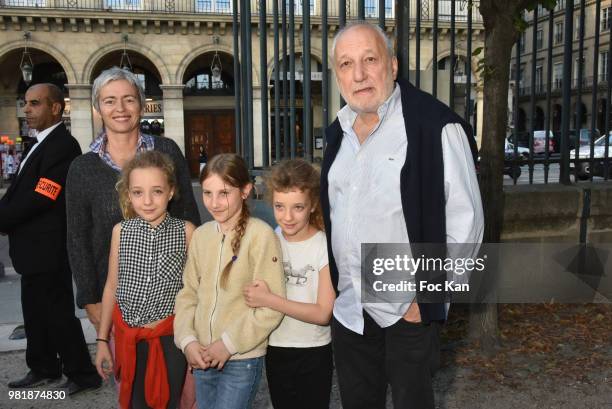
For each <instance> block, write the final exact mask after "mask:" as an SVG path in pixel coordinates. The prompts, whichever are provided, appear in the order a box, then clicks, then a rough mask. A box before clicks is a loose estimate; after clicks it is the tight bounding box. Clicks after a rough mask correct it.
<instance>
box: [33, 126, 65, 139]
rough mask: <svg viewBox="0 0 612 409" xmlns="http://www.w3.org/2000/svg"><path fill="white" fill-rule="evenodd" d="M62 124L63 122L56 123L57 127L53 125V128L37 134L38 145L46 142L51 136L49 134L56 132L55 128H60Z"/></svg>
mask: <svg viewBox="0 0 612 409" xmlns="http://www.w3.org/2000/svg"><path fill="white" fill-rule="evenodd" d="M61 123H62V121H59V122H58V123H56V124H55V125H51V126H50V127H48V128H47V129H43V130H42V131H40V132H36V141H37V143H41V142H42V141H44V140H45V138H46V137H47V136H49V134H50V133H51V132H53V130H54V129H55V128H57V127H58V126H59V124H61Z"/></svg>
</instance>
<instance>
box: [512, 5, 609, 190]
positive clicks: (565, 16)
mask: <svg viewBox="0 0 612 409" xmlns="http://www.w3.org/2000/svg"><path fill="white" fill-rule="evenodd" d="M610 11H611V7H610V4H609V3H608V6H607V7H606V8H604V7H602V1H601V0H596V1H586V0H580V1H578V0H576V1H563V2H558V3H557V6H556V7H555V8H554V9H553V10H551V11H548V10H546V9H543V8H542V7H538V8H537V9H535V10H534V11H533V12H532V13H529V15H527V16H526V20H527V22H528V29H527V31H526V33H524V34H523V35H522V36H521V37H520V38H519V41H518V42H517V44H516V46H515V48H514V58H513V61H512V73H513V77H512V83H513V84H514V87H513V109H512V114H513V115H512V121H511V122H512V128H511V129H510V131H511V132H510V133H511V135H510V137H509V141H510V142H511V145H510V146H511V149H510V150H509V152H508V151H507V152H506V159H509V160H507V161H506V168H507V169H509V171H508V174H509V175H510V176H511V177H512V178H513V183H515V184H516V183H517V182H519V180H520V181H525V182H527V180H528V183H534V182H543V183H549V182H557V181H558V182H560V183H563V184H570V183H572V182H577V181H580V180H590V181H593V180H594V179H597V180H602V179H603V180H608V179H609V178H610V177H611V176H612V173H611V171H612V166H611V163H610V142H612V133H611V132H610V103H609V102H610V83H611V79H612V76H611V71H610V64H609V55H610V45H611V44H612V30H610V21H611V20H610V18H611V13H610ZM545 37H547V39H545ZM546 40H547V41H546ZM585 42H588V44H587V43H585ZM603 42H607V44H604V45H602V43H603ZM523 61H524V63H523ZM589 67H590V70H589ZM589 71H590V72H589ZM517 84H518V85H517ZM589 108H590V109H589ZM589 117H590V118H589ZM521 145H522V146H521ZM521 169H523V170H527V171H528V174H527V175H525V174H523V177H522V178H521V179H519V177H520V175H521V173H522V172H521Z"/></svg>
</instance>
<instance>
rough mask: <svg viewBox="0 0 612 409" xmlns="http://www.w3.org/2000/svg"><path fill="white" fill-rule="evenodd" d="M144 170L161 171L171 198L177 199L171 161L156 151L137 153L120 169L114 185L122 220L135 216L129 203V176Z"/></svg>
mask: <svg viewBox="0 0 612 409" xmlns="http://www.w3.org/2000/svg"><path fill="white" fill-rule="evenodd" d="M145 168H156V169H159V170H161V171H162V172H163V173H164V175H165V176H166V179H167V180H168V186H170V188H171V189H174V195H173V198H175V197H178V193H179V192H178V186H177V183H176V174H175V173H174V163H173V162H172V159H170V157H169V156H168V155H166V154H165V153H161V152H158V151H146V152H142V153H138V154H136V156H134V159H132V160H131V161H129V162H128V163H127V164H126V165H125V166H124V167H123V169H121V176H120V177H119V181H118V182H117V184H116V185H115V189H117V192H119V206H120V207H121V213H122V214H123V218H124V219H131V218H133V217H136V216H137V214H136V212H135V211H134V208H133V207H132V203H131V202H130V174H131V173H132V171H133V170H134V169H145Z"/></svg>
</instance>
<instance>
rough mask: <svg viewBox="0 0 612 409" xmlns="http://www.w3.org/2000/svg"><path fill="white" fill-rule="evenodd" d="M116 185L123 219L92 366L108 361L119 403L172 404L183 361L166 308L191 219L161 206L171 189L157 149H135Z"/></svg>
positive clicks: (105, 367) (171, 175) (103, 371)
mask: <svg viewBox="0 0 612 409" xmlns="http://www.w3.org/2000/svg"><path fill="white" fill-rule="evenodd" d="M117 190H118V192H119V199H120V205H121V210H122V212H123V216H124V218H125V220H124V221H122V222H121V223H119V224H117V225H116V226H115V227H114V228H113V232H112V238H111V253H110V256H109V269H108V277H107V279H106V285H105V287H104V293H103V296H102V317H101V320H100V329H99V332H98V338H97V341H98V350H97V354H96V367H97V369H98V373H99V374H100V375H101V376H102V377H103V378H104V379H107V378H108V376H109V375H110V374H111V373H112V371H113V369H114V371H115V376H116V378H117V379H118V380H120V386H119V405H120V407H121V408H123V409H127V408H128V407H131V408H134V409H136V408H148V407H155V408H162V407H163V408H175V407H177V405H178V402H179V399H180V396H181V391H182V387H183V383H184V378H185V373H186V368H187V363H186V361H185V358H184V356H183V354H182V353H181V351H180V350H179V349H178V348H176V346H175V345H174V342H173V320H174V315H173V312H174V303H175V299H176V295H177V293H178V292H179V290H180V289H181V287H182V277H183V267H184V264H185V259H186V255H187V247H188V244H189V241H190V238H191V235H192V233H193V231H194V229H195V227H194V226H193V225H192V224H191V223H189V222H187V221H184V220H180V219H176V218H174V217H171V216H170V215H169V214H168V203H169V202H170V201H171V200H172V198H173V197H176V195H177V194H178V191H177V184H176V179H175V172H174V165H173V164H172V160H171V159H170V158H169V157H168V156H166V155H165V154H163V153H160V152H157V151H148V152H144V153H140V154H137V155H136V157H135V158H134V159H132V160H131V161H130V162H129V163H128V164H127V165H126V166H125V167H124V168H123V170H122V172H121V178H120V180H119V182H118V183H117ZM111 326H112V327H113V333H114V341H115V350H114V355H115V356H114V358H115V359H114V361H113V359H112V356H111V350H110V348H109V337H110V335H111Z"/></svg>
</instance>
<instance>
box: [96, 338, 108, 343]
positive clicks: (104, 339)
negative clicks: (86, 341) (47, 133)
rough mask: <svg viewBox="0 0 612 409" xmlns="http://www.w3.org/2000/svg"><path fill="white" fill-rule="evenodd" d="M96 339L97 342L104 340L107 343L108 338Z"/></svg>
mask: <svg viewBox="0 0 612 409" xmlns="http://www.w3.org/2000/svg"><path fill="white" fill-rule="evenodd" d="M96 341H98V342H106V343H107V344H108V339H104V338H96Z"/></svg>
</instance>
